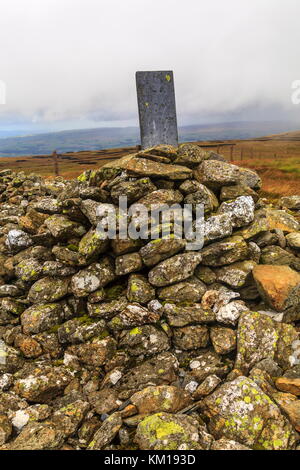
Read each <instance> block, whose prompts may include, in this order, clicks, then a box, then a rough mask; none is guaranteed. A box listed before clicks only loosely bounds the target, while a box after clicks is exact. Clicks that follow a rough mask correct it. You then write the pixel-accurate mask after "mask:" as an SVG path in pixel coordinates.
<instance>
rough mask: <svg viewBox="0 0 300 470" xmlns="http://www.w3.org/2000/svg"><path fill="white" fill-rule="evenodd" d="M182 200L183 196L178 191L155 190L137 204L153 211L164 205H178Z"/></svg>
mask: <svg viewBox="0 0 300 470" xmlns="http://www.w3.org/2000/svg"><path fill="white" fill-rule="evenodd" d="M182 200H183V196H182V194H181V192H180V191H178V190H174V189H157V190H156V191H153V192H151V193H148V194H146V195H145V196H144V197H142V198H141V199H139V200H138V204H143V205H144V206H145V207H147V208H148V209H151V210H155V209H157V208H159V207H160V206H162V205H164V204H167V205H168V206H171V205H172V204H179V203H180V202H181V201H182Z"/></svg>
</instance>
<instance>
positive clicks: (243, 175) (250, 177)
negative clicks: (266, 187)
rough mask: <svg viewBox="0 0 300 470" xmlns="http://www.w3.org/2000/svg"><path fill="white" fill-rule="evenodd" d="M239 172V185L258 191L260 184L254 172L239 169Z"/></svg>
mask: <svg viewBox="0 0 300 470" xmlns="http://www.w3.org/2000/svg"><path fill="white" fill-rule="evenodd" d="M239 171H240V178H239V184H241V185H245V186H249V188H253V189H260V187H261V184H262V182H261V179H260V177H259V176H258V174H257V173H256V171H253V170H250V169H249V168H239Z"/></svg>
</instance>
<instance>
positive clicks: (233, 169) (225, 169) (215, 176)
mask: <svg viewBox="0 0 300 470" xmlns="http://www.w3.org/2000/svg"><path fill="white" fill-rule="evenodd" d="M194 176H195V178H196V180H197V181H199V182H200V183H202V184H204V185H205V186H207V187H209V188H211V189H219V188H221V187H222V186H229V185H232V184H235V183H238V182H239V178H240V170H239V167H237V166H235V165H231V164H230V163H225V162H220V161H217V160H205V161H204V162H202V163H201V164H200V165H199V166H198V168H197V169H196V170H195V171H194Z"/></svg>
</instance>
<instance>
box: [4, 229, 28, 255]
mask: <svg viewBox="0 0 300 470" xmlns="http://www.w3.org/2000/svg"><path fill="white" fill-rule="evenodd" d="M5 243H6V245H7V247H8V249H9V250H10V251H12V252H14V253H16V252H18V251H20V250H24V248H28V247H29V246H31V245H32V244H33V240H32V238H31V237H30V236H29V235H28V233H26V232H24V231H23V230H17V229H13V230H10V231H9V232H8V234H7V237H6V242H5Z"/></svg>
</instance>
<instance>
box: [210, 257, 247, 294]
mask: <svg viewBox="0 0 300 470" xmlns="http://www.w3.org/2000/svg"><path fill="white" fill-rule="evenodd" d="M255 266H256V263H255V262H254V261H241V262H237V263H232V264H230V265H229V266H224V267H223V268H221V269H217V270H216V271H215V273H216V276H217V281H220V282H224V283H225V284H227V285H228V286H230V287H233V288H236V289H238V288H240V287H243V286H244V285H245V284H246V283H247V282H249V281H250V279H251V274H252V270H253V268H254V267H255Z"/></svg>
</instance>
